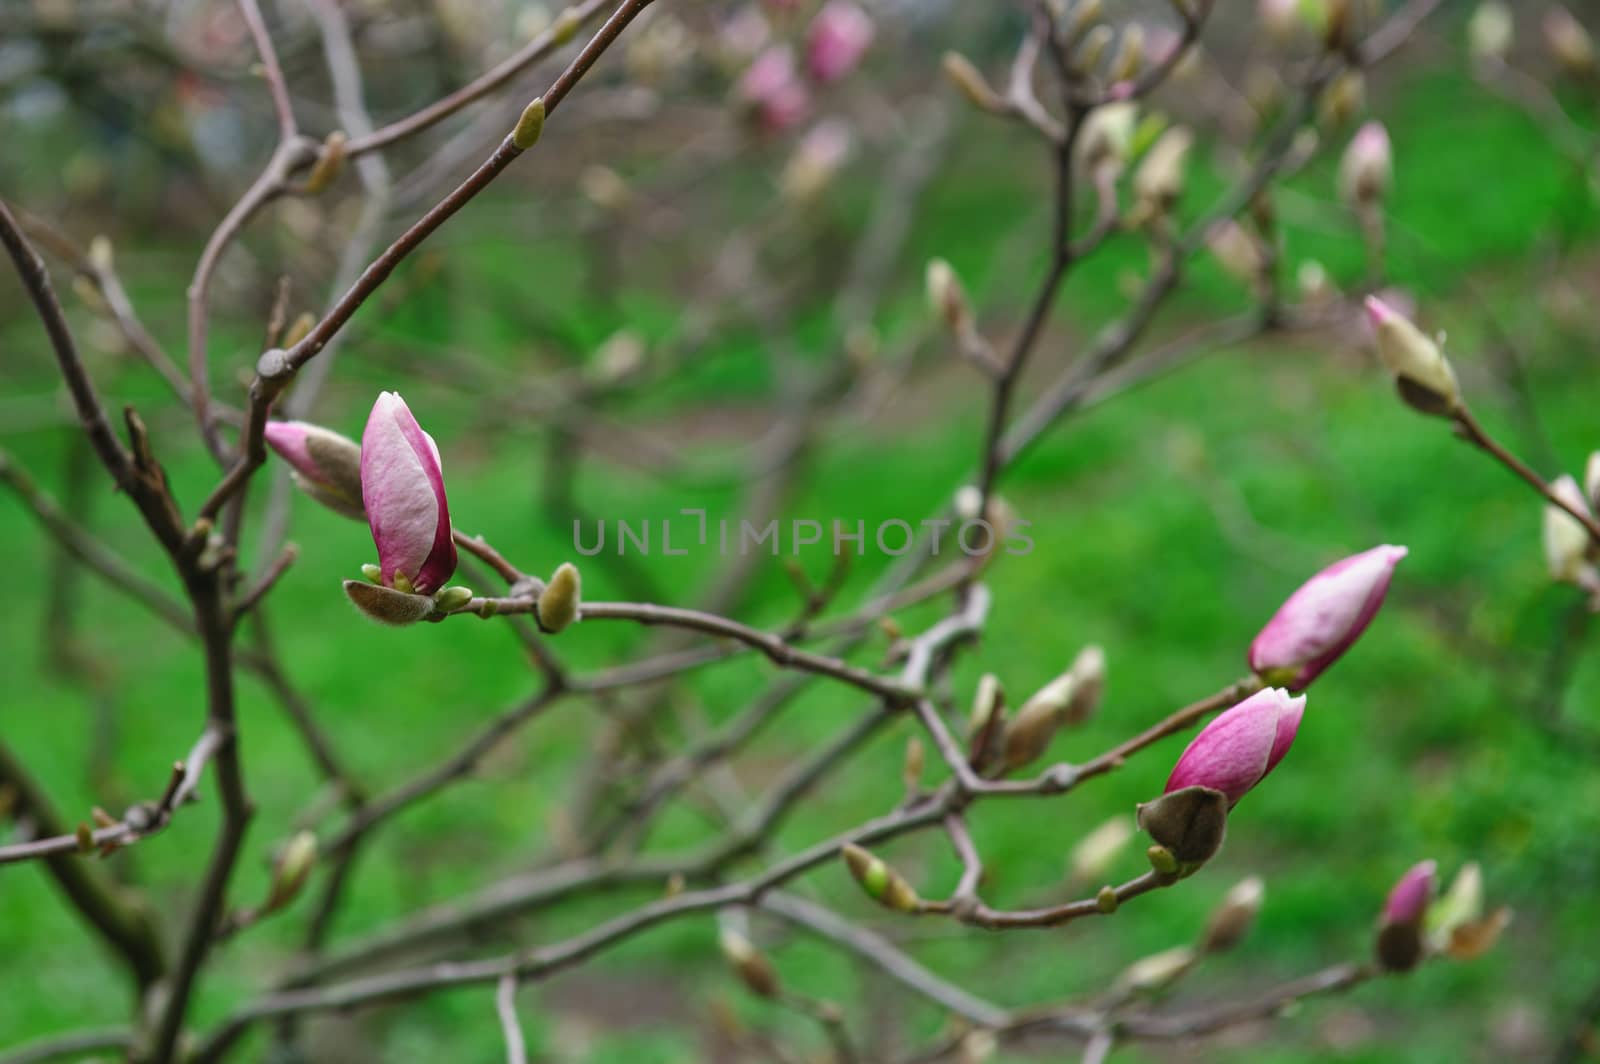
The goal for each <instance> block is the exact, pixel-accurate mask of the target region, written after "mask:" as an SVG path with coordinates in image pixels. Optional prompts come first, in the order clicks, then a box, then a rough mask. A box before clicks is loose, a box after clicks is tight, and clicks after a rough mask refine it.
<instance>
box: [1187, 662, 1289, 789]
mask: <svg viewBox="0 0 1600 1064" xmlns="http://www.w3.org/2000/svg"><path fill="white" fill-rule="evenodd" d="M1305 709H1306V698H1305V695H1300V696H1299V697H1295V698H1291V697H1290V696H1289V692H1287V691H1285V690H1283V689H1282V688H1281V687H1269V688H1267V689H1266V690H1264V691H1257V692H1256V693H1255V694H1253V695H1251V696H1250V697H1249V698H1247V699H1245V700H1244V701H1243V702H1240V703H1239V704H1238V705H1236V706H1234V707H1233V708H1232V709H1229V710H1226V711H1224V712H1223V713H1221V714H1219V715H1218V716H1217V718H1216V719H1215V720H1213V721H1212V722H1211V723H1210V724H1207V725H1206V726H1205V728H1204V729H1202V730H1201V732H1200V734H1199V735H1197V736H1195V737H1194V741H1193V742H1191V743H1190V744H1189V746H1188V748H1187V749H1186V750H1184V752H1183V756H1181V757H1179V758H1178V763H1177V765H1175V766H1174V767H1173V769H1172V775H1171V776H1169V777H1168V778H1167V786H1166V791H1165V793H1167V794H1171V793H1172V792H1174V791H1179V790H1182V789H1183V788H1185V787H1206V788H1208V789H1210V790H1214V791H1221V792H1222V793H1223V794H1225V795H1227V797H1228V805H1229V806H1230V807H1232V806H1233V805H1236V804H1237V803H1238V801H1239V799H1241V798H1243V797H1244V796H1245V795H1246V794H1248V793H1249V792H1250V789H1251V788H1252V787H1254V786H1255V785H1256V784H1258V783H1260V782H1261V781H1262V780H1263V779H1265V778H1266V777H1267V773H1269V772H1271V771H1272V770H1273V769H1274V768H1276V767H1277V766H1278V762H1279V761H1282V760H1283V755H1284V754H1287V753H1288V752H1289V747H1290V745H1291V744H1293V742H1294V737H1295V733H1296V732H1298V731H1299V730H1300V717H1301V715H1302V714H1304V713H1305Z"/></svg>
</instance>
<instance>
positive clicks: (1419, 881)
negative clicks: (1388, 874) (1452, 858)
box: [1383, 861, 1439, 924]
mask: <svg viewBox="0 0 1600 1064" xmlns="http://www.w3.org/2000/svg"><path fill="white" fill-rule="evenodd" d="M1438 868H1439V865H1438V862H1436V861H1421V862H1419V863H1417V864H1414V865H1412V866H1411V867H1410V868H1409V869H1408V870H1407V871H1406V874H1405V875H1403V876H1401V877H1400V881H1399V882H1398V883H1396V884H1395V885H1394V889H1393V890H1391V891H1389V900H1388V901H1386V902H1384V903H1383V922H1384V923H1386V924H1414V923H1417V922H1419V921H1420V920H1421V919H1422V918H1423V916H1424V915H1425V914H1426V913H1427V911H1428V903H1429V902H1430V901H1432V900H1433V880H1434V876H1435V874H1436V873H1437V872H1438Z"/></svg>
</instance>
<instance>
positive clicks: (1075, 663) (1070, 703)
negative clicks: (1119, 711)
mask: <svg viewBox="0 0 1600 1064" xmlns="http://www.w3.org/2000/svg"><path fill="white" fill-rule="evenodd" d="M1071 672H1072V678H1073V680H1074V681H1075V682H1074V685H1073V689H1072V697H1071V698H1069V699H1068V700H1067V708H1066V709H1065V711H1063V713H1062V723H1064V724H1068V725H1078V724H1082V723H1083V722H1084V721H1086V720H1088V719H1089V718H1090V717H1092V716H1094V714H1095V711H1096V710H1098V709H1099V708H1100V700H1101V699H1102V698H1104V697H1105V692H1106V652H1105V651H1104V650H1102V649H1101V648H1100V646H1099V645H1098V644H1095V643H1090V644H1089V645H1088V646H1086V647H1084V648H1083V649H1082V650H1080V651H1078V656H1077V657H1076V658H1073V659H1072V670H1071Z"/></svg>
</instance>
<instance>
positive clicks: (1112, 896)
mask: <svg viewBox="0 0 1600 1064" xmlns="http://www.w3.org/2000/svg"><path fill="white" fill-rule="evenodd" d="M1119 904H1121V902H1120V900H1119V899H1118V898H1117V888H1115V887H1112V886H1104V887H1101V888H1100V890H1099V892H1098V893H1096V894H1095V896H1094V907H1095V908H1096V909H1098V910H1100V911H1101V912H1103V913H1105V914H1106V915H1107V916H1110V915H1111V914H1112V913H1114V912H1116V911H1117V906H1118V905H1119Z"/></svg>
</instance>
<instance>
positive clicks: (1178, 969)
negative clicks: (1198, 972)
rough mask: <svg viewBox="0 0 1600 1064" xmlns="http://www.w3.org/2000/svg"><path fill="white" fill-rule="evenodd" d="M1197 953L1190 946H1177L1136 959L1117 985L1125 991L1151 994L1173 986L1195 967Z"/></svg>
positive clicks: (1118, 979)
mask: <svg viewBox="0 0 1600 1064" xmlns="http://www.w3.org/2000/svg"><path fill="white" fill-rule="evenodd" d="M1195 959H1196V954H1195V951H1194V950H1193V949H1191V948H1190V947H1188V946H1176V947H1174V948H1172V949H1169V950H1164V951H1162V952H1161V953H1154V954H1151V955H1150V956H1148V957H1145V958H1144V959H1143V960H1138V961H1134V962H1133V963H1132V964H1131V965H1129V966H1128V968H1127V970H1126V971H1124V972H1123V973H1122V974H1121V975H1120V976H1118V977H1117V986H1118V987H1119V988H1121V989H1122V990H1123V992H1125V993H1138V994H1151V993H1155V992H1156V991H1158V990H1163V989H1165V988H1166V987H1169V986H1171V985H1172V984H1173V983H1174V982H1176V981H1177V980H1178V977H1179V976H1181V975H1183V973H1184V972H1187V971H1188V970H1189V969H1190V968H1191V967H1193V965H1194V962H1195Z"/></svg>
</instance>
